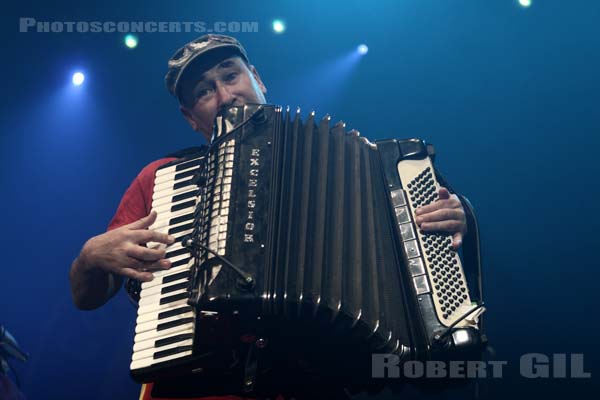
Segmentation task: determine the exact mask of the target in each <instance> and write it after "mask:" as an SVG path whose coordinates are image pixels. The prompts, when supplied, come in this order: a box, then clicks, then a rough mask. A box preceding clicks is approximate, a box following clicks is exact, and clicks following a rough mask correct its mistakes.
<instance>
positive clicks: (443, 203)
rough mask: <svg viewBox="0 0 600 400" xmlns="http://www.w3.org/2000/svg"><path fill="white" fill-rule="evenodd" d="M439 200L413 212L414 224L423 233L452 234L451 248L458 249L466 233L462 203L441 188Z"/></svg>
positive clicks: (465, 219) (455, 196)
mask: <svg viewBox="0 0 600 400" xmlns="http://www.w3.org/2000/svg"><path fill="white" fill-rule="evenodd" d="M438 195H439V199H438V200H436V201H435V202H433V203H431V204H428V205H426V206H424V207H419V208H417V209H416V210H415V213H416V215H417V218H416V222H417V225H418V226H419V228H420V229H421V230H422V231H423V232H447V233H452V247H454V248H455V249H458V248H459V247H460V246H461V244H462V240H463V236H464V235H465V234H466V233H467V218H466V216H465V210H464V209H463V206H462V203H461V202H460V200H459V199H458V196H457V195H455V194H452V195H451V194H450V192H449V191H448V189H446V188H445V187H441V188H440V190H439V191H438Z"/></svg>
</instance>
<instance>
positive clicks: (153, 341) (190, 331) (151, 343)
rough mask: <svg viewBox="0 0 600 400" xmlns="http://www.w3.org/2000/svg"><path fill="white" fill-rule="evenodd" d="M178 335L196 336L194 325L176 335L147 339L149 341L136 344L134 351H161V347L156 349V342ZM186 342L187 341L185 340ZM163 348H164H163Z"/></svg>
mask: <svg viewBox="0 0 600 400" xmlns="http://www.w3.org/2000/svg"><path fill="white" fill-rule="evenodd" d="M178 335H192V336H193V335H194V324H189V326H186V327H185V329H182V330H181V331H180V332H178V333H176V334H172V333H169V334H166V335H159V336H157V337H156V338H151V339H147V340H141V341H139V342H137V343H135V344H134V345H133V351H134V352H135V351H142V350H146V349H152V348H155V349H159V348H160V347H156V342H157V341H159V340H163V339H172V338H173V337H175V336H178ZM183 340H186V339H183ZM161 347H162V346H161Z"/></svg>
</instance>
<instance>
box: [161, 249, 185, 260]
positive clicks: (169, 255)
mask: <svg viewBox="0 0 600 400" xmlns="http://www.w3.org/2000/svg"><path fill="white" fill-rule="evenodd" d="M189 252H190V251H189V250H188V249H187V248H185V247H182V248H181V249H177V250H173V251H169V252H168V253H167V254H166V255H165V258H172V257H175V256H180V255H182V254H186V253H189Z"/></svg>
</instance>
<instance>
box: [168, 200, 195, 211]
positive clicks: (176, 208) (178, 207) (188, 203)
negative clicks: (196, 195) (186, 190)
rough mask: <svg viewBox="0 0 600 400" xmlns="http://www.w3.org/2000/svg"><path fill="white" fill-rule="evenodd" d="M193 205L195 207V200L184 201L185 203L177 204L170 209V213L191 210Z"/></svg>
mask: <svg viewBox="0 0 600 400" xmlns="http://www.w3.org/2000/svg"><path fill="white" fill-rule="evenodd" d="M195 205H196V200H190V201H186V202H185V203H181V204H177V205H175V206H173V207H171V212H175V211H179V210H183V209H186V208H192V207H194V206H195Z"/></svg>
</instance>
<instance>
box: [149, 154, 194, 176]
mask: <svg viewBox="0 0 600 400" xmlns="http://www.w3.org/2000/svg"><path fill="white" fill-rule="evenodd" d="M201 158H203V157H196V158H190V159H189V160H186V161H184V162H191V161H197V160H200V159H201ZM180 164H182V163H178V164H177V165H171V166H169V167H165V168H160V169H159V170H157V171H156V176H157V177H159V176H162V175H168V174H172V173H175V172H176V170H177V166H178V165H180Z"/></svg>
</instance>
